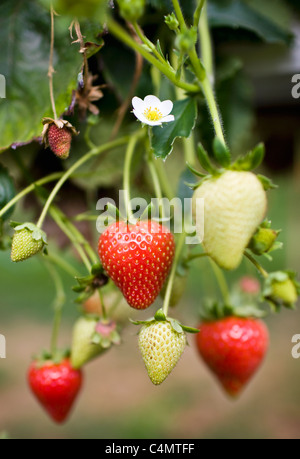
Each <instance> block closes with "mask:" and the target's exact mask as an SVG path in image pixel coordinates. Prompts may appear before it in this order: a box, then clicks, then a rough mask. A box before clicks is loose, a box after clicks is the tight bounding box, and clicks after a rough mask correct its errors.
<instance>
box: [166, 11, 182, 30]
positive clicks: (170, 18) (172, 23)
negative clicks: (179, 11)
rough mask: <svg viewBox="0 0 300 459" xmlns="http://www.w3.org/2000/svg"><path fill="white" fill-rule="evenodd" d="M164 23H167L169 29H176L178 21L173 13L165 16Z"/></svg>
mask: <svg viewBox="0 0 300 459" xmlns="http://www.w3.org/2000/svg"><path fill="white" fill-rule="evenodd" d="M165 23H166V24H167V26H168V27H169V29H170V30H175V31H176V30H178V28H179V22H178V19H177V17H176V16H175V14H174V13H171V14H168V15H167V16H165Z"/></svg>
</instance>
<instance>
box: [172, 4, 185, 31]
mask: <svg viewBox="0 0 300 459" xmlns="http://www.w3.org/2000/svg"><path fill="white" fill-rule="evenodd" d="M172 3H173V7H174V11H175V14H176V16H177V19H178V22H179V27H180V29H181V30H183V29H184V28H185V27H186V24H185V20H184V17H183V14H182V11H181V7H180V3H179V1H178V0H172Z"/></svg>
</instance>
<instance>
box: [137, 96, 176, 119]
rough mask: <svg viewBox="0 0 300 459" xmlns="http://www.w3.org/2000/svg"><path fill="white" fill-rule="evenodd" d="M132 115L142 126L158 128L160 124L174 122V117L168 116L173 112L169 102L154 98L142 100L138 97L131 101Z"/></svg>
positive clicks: (171, 104)
mask: <svg viewBox="0 0 300 459" xmlns="http://www.w3.org/2000/svg"><path fill="white" fill-rule="evenodd" d="M132 106H133V113H134V115H135V116H136V117H137V119H138V120H140V121H141V122H142V123H143V124H148V125H149V126H160V125H161V124H162V123H169V122H170V121H174V119H175V118H174V115H170V113H171V111H172V110H173V102H172V101H171V100H163V101H161V100H159V98H158V97H156V96H152V95H149V96H146V97H145V99H144V100H142V99H140V98H139V97H136V96H135V97H134V98H133V99H132Z"/></svg>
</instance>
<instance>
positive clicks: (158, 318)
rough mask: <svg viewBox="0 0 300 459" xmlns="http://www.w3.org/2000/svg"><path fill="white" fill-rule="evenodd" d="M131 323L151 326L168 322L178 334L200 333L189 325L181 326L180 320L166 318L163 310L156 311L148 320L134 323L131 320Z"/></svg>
mask: <svg viewBox="0 0 300 459" xmlns="http://www.w3.org/2000/svg"><path fill="white" fill-rule="evenodd" d="M130 322H131V323H132V324H134V325H150V324H153V323H155V322H168V323H169V324H170V325H171V327H172V328H173V330H174V331H176V332H177V333H184V332H187V333H198V332H199V330H198V328H193V327H189V326H187V325H183V324H181V323H180V322H179V321H178V320H176V319H173V318H172V317H166V316H165V314H164V312H163V310H162V309H158V311H156V313H155V316H154V317H151V318H150V319H148V320H137V321H133V320H131V319H130Z"/></svg>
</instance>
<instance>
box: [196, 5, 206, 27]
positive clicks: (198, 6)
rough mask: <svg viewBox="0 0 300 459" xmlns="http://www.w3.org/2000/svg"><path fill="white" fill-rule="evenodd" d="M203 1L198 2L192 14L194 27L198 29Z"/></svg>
mask: <svg viewBox="0 0 300 459" xmlns="http://www.w3.org/2000/svg"><path fill="white" fill-rule="evenodd" d="M204 2H205V0H198V4H197V7H196V10H195V13H194V27H198V24H199V21H200V16H201V12H202V8H203V6H204Z"/></svg>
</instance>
